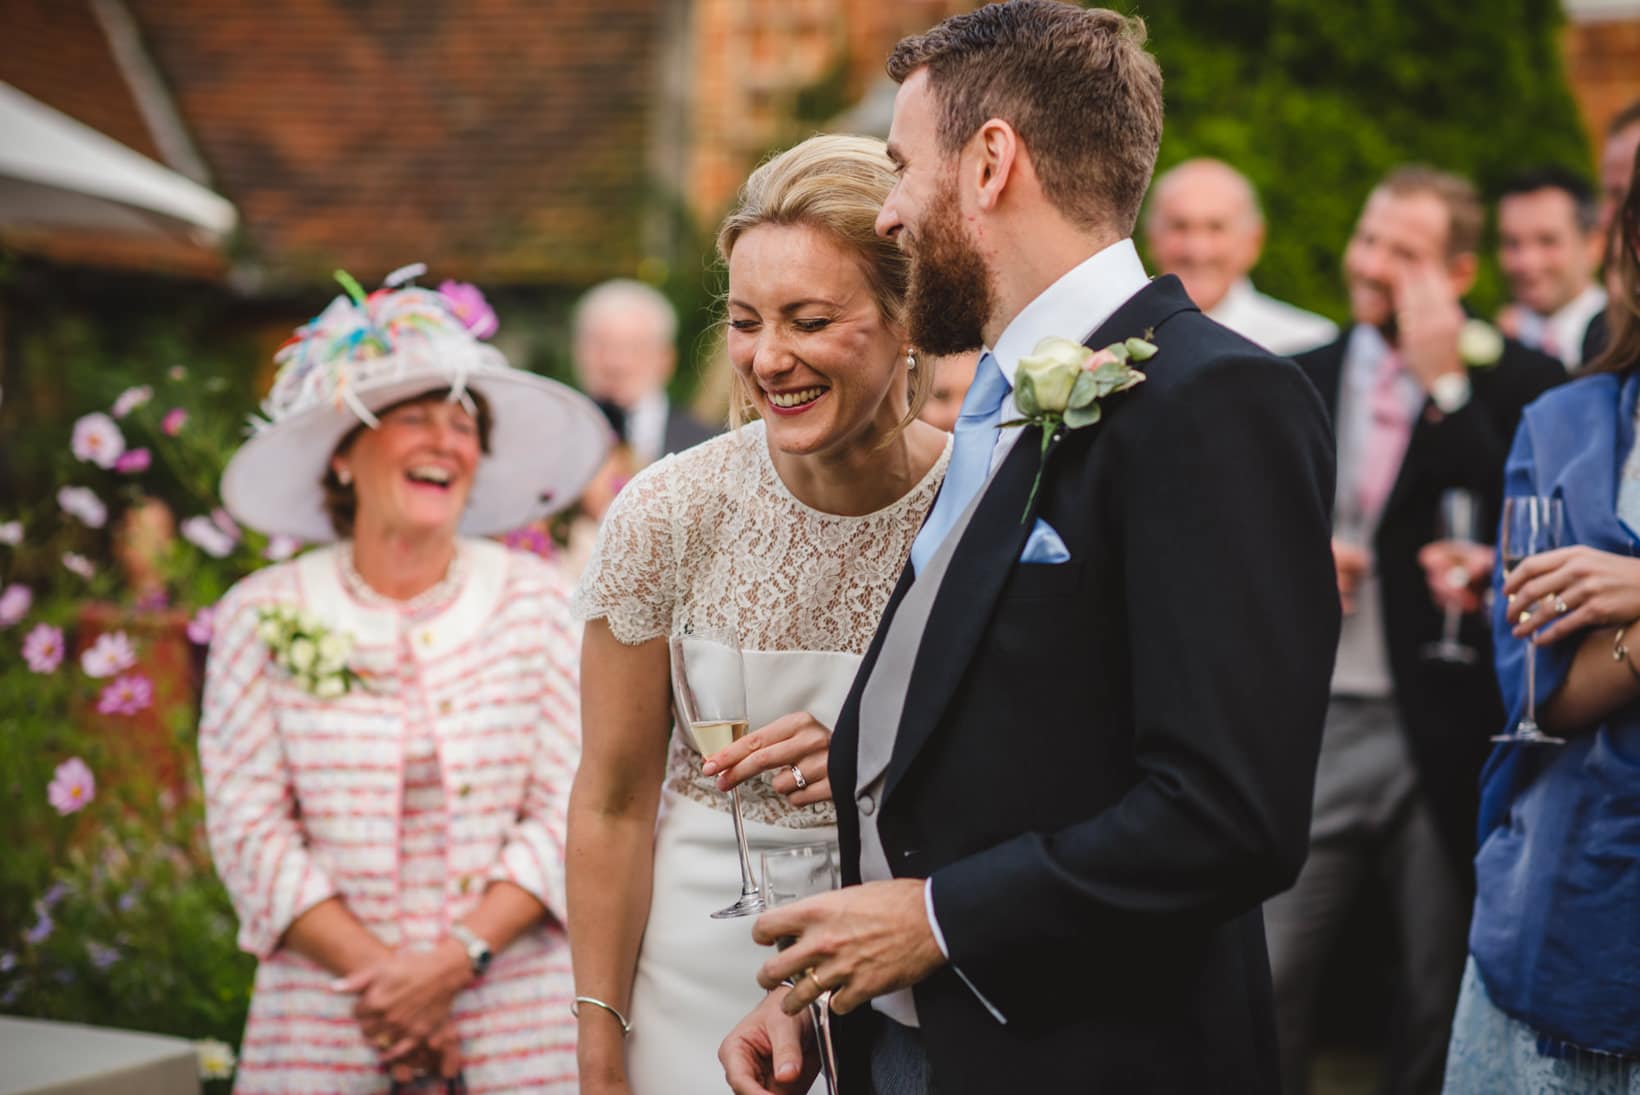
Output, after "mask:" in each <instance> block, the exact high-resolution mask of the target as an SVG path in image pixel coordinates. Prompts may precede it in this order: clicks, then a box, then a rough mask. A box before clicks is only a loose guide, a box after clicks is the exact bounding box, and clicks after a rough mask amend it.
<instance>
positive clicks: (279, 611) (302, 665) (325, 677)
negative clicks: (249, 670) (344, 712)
mask: <svg viewBox="0 0 1640 1095" xmlns="http://www.w3.org/2000/svg"><path fill="white" fill-rule="evenodd" d="M257 618H258V620H259V621H260V622H259V623H258V624H257V625H256V633H257V635H258V637H260V638H261V640H262V641H263V642H264V643H267V644H268V650H270V651H271V652H272V653H273V660H274V662H275V663H276V664H277V665H278V666H279V668H280V669H283V670H284V671H285V672H286V673H288V674H289V675H290V679H291V680H292V681H293V682H295V684H296V686H297V687H298V688H300V689H301V690H302V691H304V692H308V693H311V694H312V695H315V696H317V697H319V698H320V699H322V700H329V699H335V698H336V697H337V696H341V695H344V694H346V693H347V692H350V691H352V690H353V689H354V688H356V687H362V686H363V685H364V678H362V677H360V676H359V675H358V674H357V673H355V672H354V671H353V670H352V668H350V667H349V666H348V664H347V659H348V658H349V657H351V656H352V654H353V636H351V635H349V634H347V633H345V632H337V631H332V630H331V629H330V628H328V627H326V626H325V625H324V624H323V623H322V622H321V621H320V620H319V619H318V618H317V617H316V616H314V615H313V614H312V613H311V612H304V611H302V610H300V609H298V608H294V607H292V606H290V605H276V606H274V607H272V608H264V609H261V610H260V611H259V612H258V613H257Z"/></svg>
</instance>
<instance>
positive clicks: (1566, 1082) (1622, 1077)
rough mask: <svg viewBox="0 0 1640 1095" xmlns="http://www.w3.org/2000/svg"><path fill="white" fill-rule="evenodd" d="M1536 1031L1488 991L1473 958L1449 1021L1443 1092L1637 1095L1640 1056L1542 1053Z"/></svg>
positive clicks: (1457, 1094) (1571, 1051)
mask: <svg viewBox="0 0 1640 1095" xmlns="http://www.w3.org/2000/svg"><path fill="white" fill-rule="evenodd" d="M1542 1042H1543V1039H1542V1038H1540V1036H1539V1035H1538V1032H1537V1031H1535V1030H1533V1029H1532V1028H1531V1027H1529V1026H1527V1025H1526V1024H1525V1023H1523V1022H1521V1021H1520V1020H1518V1019H1515V1018H1512V1017H1510V1016H1509V1015H1506V1014H1504V1012H1502V1011H1500V1010H1499V1009H1498V1007H1497V1006H1496V1005H1494V1004H1493V1003H1492V1001H1491V1000H1490V999H1489V998H1488V997H1487V995H1486V986H1485V985H1483V984H1482V983H1481V977H1480V972H1479V970H1477V969H1476V968H1475V959H1474V958H1470V959H1469V962H1468V964H1467V965H1466V966H1465V967H1464V972H1463V992H1462V993H1461V994H1460V995H1459V997H1458V1013H1457V1015H1456V1016H1454V1018H1453V1020H1452V1042H1451V1045H1450V1048H1449V1049H1448V1050H1447V1055H1446V1085H1445V1087H1443V1088H1442V1091H1443V1092H1444V1093H1445V1095H1640V1061H1636V1060H1632V1059H1628V1058H1622V1057H1612V1056H1609V1055H1607V1054H1603V1053H1592V1052H1588V1051H1580V1050H1575V1049H1562V1050H1560V1051H1559V1052H1557V1053H1555V1054H1549V1053H1545V1052H1543V1050H1542V1049H1540V1044H1541V1043H1542Z"/></svg>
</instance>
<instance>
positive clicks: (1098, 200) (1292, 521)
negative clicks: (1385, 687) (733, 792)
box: [720, 0, 1338, 1095]
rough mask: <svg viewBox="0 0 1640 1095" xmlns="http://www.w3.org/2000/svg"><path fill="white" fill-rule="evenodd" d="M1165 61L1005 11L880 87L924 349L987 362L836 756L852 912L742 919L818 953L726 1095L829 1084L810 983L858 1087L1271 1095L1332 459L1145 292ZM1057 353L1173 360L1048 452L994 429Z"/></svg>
mask: <svg viewBox="0 0 1640 1095" xmlns="http://www.w3.org/2000/svg"><path fill="white" fill-rule="evenodd" d="M1143 43H1144V28H1143V24H1142V23H1140V22H1138V21H1137V20H1131V19H1128V18H1125V17H1123V16H1121V15H1118V14H1115V13H1113V12H1109V11H1099V10H1083V9H1080V8H1077V7H1073V6H1069V5H1062V4H1059V3H1053V2H1050V0H1015V2H1013V3H1008V4H997V5H992V6H989V7H985V8H982V9H980V10H978V11H975V12H972V13H970V14H966V15H960V16H957V17H955V18H952V19H949V20H947V21H946V22H944V23H942V24H940V25H939V26H937V27H935V28H934V29H933V30H931V31H930V32H928V33H927V34H924V35H921V36H918V37H914V38H909V39H906V40H905V41H902V42H901V43H900V44H899V46H898V47H897V48H896V50H895V52H894V55H893V57H892V58H891V59H890V61H889V66H888V67H889V73H890V75H891V76H893V78H894V79H895V80H896V81H898V82H899V83H900V85H901V86H900V90H899V94H898V97H897V99H896V100H895V107H894V121H893V126H892V129H891V132H890V137H889V155H890V156H891V157H892V158H893V159H894V161H895V163H896V165H897V166H898V168H899V173H900V181H899V184H898V185H897V186H896V187H895V189H894V191H893V193H892V194H891V195H890V196H889V198H888V200H887V202H886V203H885V204H884V206H883V211H882V214H881V216H880V218H879V220H878V223H877V227H878V231H879V232H880V233H883V234H887V235H892V236H895V237H897V238H898V239H899V241H900V242H901V244H902V245H903V246H904V248H905V249H906V251H907V252H908V253H909V255H910V256H911V258H912V262H913V277H912V281H913V285H912V290H911V294H910V303H909V312H910V325H911V337H912V340H913V342H914V343H915V344H916V345H917V347H918V348H919V349H920V350H922V351H926V352H928V353H932V354H952V353H959V352H961V351H964V350H967V349H970V348H974V347H978V346H981V345H982V344H983V345H984V346H986V347H989V350H988V352H987V353H986V354H985V355H984V357H983V358H982V359H981V362H980V365H979V368H978V371H977V373H976V376H975V380H974V384H973V387H972V388H971V389H970V390H969V393H968V397H967V399H966V400H965V401H964V404H963V413H962V417H961V418H960V420H959V422H958V425H957V428H956V442H955V449H954V451H953V455H952V458H951V465H950V471H949V473H948V475H947V477H946V480H945V486H944V488H943V491H942V493H941V495H940V497H939V499H938V501H937V503H936V504H935V507H934V509H933V511H932V512H931V513H930V516H929V518H928V522H927V524H926V525H925V526H924V528H923V530H922V532H921V533H920V534H919V536H918V539H917V541H916V543H915V545H914V546H913V548H912V553H911V565H910V566H909V567H908V568H907V570H906V572H905V574H904V575H903V576H902V578H901V581H900V583H899V586H898V588H897V589H896V590H895V593H894V596H893V599H892V601H891V602H890V604H889V608H888V610H887V613H886V615H885V617H884V619H883V622H882V624H881V625H880V627H879V629H878V632H877V635H876V638H875V639H874V641H873V643H872V646H871V649H870V650H869V652H868V653H867V655H866V658H865V660H864V663H863V664H862V666H861V669H860V673H859V676H858V678H857V679H856V681H855V684H854V688H853V691H852V693H851V695H850V696H849V699H848V702H847V704H846V705H845V706H844V708H843V711H842V714H841V716H840V718H839V720H838V725H837V727H836V733H835V736H834V737H833V739H832V744H831V761H830V777H831V783H832V786H833V787H834V788H836V792H835V794H836V798H837V812H838V827H839V834H840V840H841V843H842V856H843V869H844V875H845V881H846V882H847V883H848V885H847V887H846V888H845V889H843V890H839V891H836V892H834V893H830V894H825V895H821V896H819V897H815V898H810V899H808V900H806V901H802V902H799V903H797V904H793V905H789V906H785V907H782V908H779V909H776V910H774V911H771V912H769V913H766V914H764V915H763V916H762V917H760V918H759V920H758V921H757V924H756V926H755V931H754V934H755V937H756V938H757V939H758V940H759V941H760V942H763V943H772V942H774V941H775V940H776V939H779V938H781V937H795V942H793V943H792V944H791V945H790V946H789V947H788V948H787V949H785V950H784V951H780V952H774V953H773V954H772V956H771V957H770V959H769V961H768V962H767V963H766V964H765V965H764V967H763V969H762V971H761V972H760V975H759V976H760V980H761V981H762V983H763V984H764V986H765V987H766V988H770V989H772V990H773V991H772V992H771V994H770V996H769V998H768V999H767V1000H766V1001H765V1003H764V1004H763V1005H762V1006H761V1007H760V1008H759V1009H758V1010H757V1011H755V1012H754V1013H753V1014H752V1015H750V1016H748V1017H747V1019H746V1020H744V1021H743V1022H742V1024H741V1025H740V1026H739V1027H737V1028H736V1029H735V1031H734V1032H733V1033H732V1034H731V1035H730V1036H729V1038H728V1039H727V1040H726V1041H725V1042H724V1044H723V1047H722V1049H721V1050H720V1057H721V1059H722V1060H723V1062H724V1066H725V1070H726V1072H727V1075H728V1078H729V1080H730V1083H731V1086H732V1087H733V1088H734V1090H736V1091H738V1092H789V1091H801V1090H806V1089H807V1086H808V1082H809V1080H811V1079H812V1077H813V1069H814V1067H815V1063H816V1062H815V1054H814V1051H813V1047H812V1040H810V1042H811V1044H810V1045H807V1046H805V1045H803V1044H801V1042H800V1038H801V1039H808V1035H807V1033H806V1031H805V1027H804V1025H803V1024H802V1023H799V1022H798V1021H797V1020H795V1019H792V1018H789V1016H791V1015H794V1014H798V1015H800V1014H801V1013H802V1011H803V1009H804V1008H805V1007H806V1005H807V1004H808V1003H809V1002H810V1001H812V1000H814V999H815V998H816V996H817V995H818V994H819V993H820V991H821V990H822V989H829V990H831V991H832V993H833V995H832V1005H833V1008H834V1010H835V1011H836V1012H837V1013H839V1017H838V1018H837V1019H836V1020H835V1024H834V1026H835V1030H836V1037H837V1042H838V1048H839V1052H840V1054H841V1056H842V1058H843V1059H842V1061H841V1064H840V1073H841V1077H842V1090H843V1091H844V1092H846V1093H854V1092H867V1091H877V1092H890V1093H899V1092H907V1093H911V1092H927V1091H934V1092H938V1093H939V1095H965V1093H970V1092H972V1093H974V1095H981V1093H985V1095H991V1093H995V1092H1004V1091H1031V1092H1037V1091H1042V1092H1049V1091H1051V1092H1066V1091H1097V1092H1146V1093H1148V1092H1201V1091H1213V1092H1248V1093H1254V1092H1270V1091H1275V1090H1277V1088H1278V1084H1279V1081H1278V1078H1277V1056H1276V1046H1275V1035H1274V1026H1273V1019H1272V1013H1271V1000H1270V975H1269V969H1268V964H1267V960H1266V956H1265V950H1264V929H1263V924H1262V921H1261V919H1260V914H1259V903H1260V902H1262V901H1263V900H1264V899H1265V898H1267V897H1269V896H1270V895H1272V894H1274V893H1277V892H1279V891H1281V890H1283V889H1285V888H1286V887H1287V886H1289V885H1290V884H1291V883H1292V881H1293V878H1294V876H1295V875H1296V874H1297V872H1298V869H1299V865H1300V864H1301V862H1302V861H1303V858H1304V853H1305V847H1306V834H1307V831H1308V821H1309V809H1310V797H1311V788H1312V783H1313V780H1314V774H1315V763H1316V754H1317V750H1318V747H1319V742H1320V732H1321V721H1322V715H1323V713H1324V711H1325V709H1326V704H1327V688H1328V678H1329V676H1330V673H1331V669H1332V657H1333V648H1334V644H1335V642H1336V639H1337V635H1338V597H1337V592H1336V586H1335V583H1334V576H1333V566H1332V556H1331V552H1330V550H1329V546H1328V519H1327V509H1328V505H1329V501H1330V499H1331V498H1332V492H1333V462H1332V441H1331V436H1330V434H1329V431H1328V427H1327V424H1326V419H1325V414H1324V411H1323V408H1322V405H1321V402H1320V399H1319V398H1318V396H1317V395H1316V393H1315V390H1314V389H1313V388H1312V387H1311V386H1310V384H1309V382H1308V381H1307V380H1305V379H1304V377H1303V376H1302V375H1301V374H1300V373H1299V371H1298V369H1297V368H1296V367H1294V366H1293V365H1292V364H1291V363H1290V362H1288V361H1286V360H1284V359H1281V358H1276V357H1272V356H1270V355H1269V354H1267V353H1265V352H1264V351H1262V350H1260V349H1259V348H1258V347H1257V346H1255V345H1254V344H1253V343H1251V342H1248V341H1246V340H1245V339H1242V338H1239V337H1237V336H1235V335H1233V334H1231V333H1230V332H1228V331H1226V330H1225V329H1224V328H1222V327H1219V326H1218V325H1216V324H1214V323H1212V322H1211V321H1209V320H1207V319H1205V318H1203V317H1202V315H1201V314H1200V313H1199V312H1198V311H1197V309H1196V308H1195V307H1194V306H1193V305H1192V304H1191V302H1190V300H1189V298H1188V297H1187V296H1186V295H1185V293H1184V291H1183V289H1182V288H1181V287H1180V285H1179V282H1178V281H1177V280H1176V279H1174V278H1171V277H1168V278H1162V279H1160V280H1158V281H1155V282H1149V281H1147V279H1146V276H1145V272H1144V269H1143V267H1142V266H1141V265H1140V263H1139V259H1138V256H1137V254H1136V252H1135V250H1134V247H1133V244H1132V242H1131V241H1130V240H1129V239H1128V236H1129V234H1130V233H1131V231H1132V228H1133V224H1134V220H1135V218H1136V216H1137V213H1138V210H1139V205H1140V200H1141V198H1142V197H1143V194H1144V191H1145V186H1146V184H1147V182H1148V180H1149V178H1150V174H1151V171H1152V168H1153V166H1154V163H1155V158H1156V150H1157V145H1158V142H1159V140H1160V136H1161V128H1162V80H1161V73H1160V72H1159V70H1158V68H1157V66H1156V63H1155V61H1154V59H1153V58H1152V57H1151V56H1150V55H1149V54H1148V53H1147V52H1145V50H1144V45H1143ZM1050 336H1058V337H1062V338H1068V339H1071V340H1073V341H1077V342H1082V343H1084V344H1086V345H1088V346H1091V347H1095V348H1098V347H1104V346H1106V345H1109V344H1111V343H1115V342H1119V341H1122V340H1125V339H1128V338H1139V337H1143V338H1146V339H1148V340H1149V341H1150V342H1151V343H1152V344H1153V345H1154V346H1156V347H1157V348H1158V352H1157V353H1156V354H1155V356H1154V357H1153V358H1151V359H1150V360H1148V361H1146V362H1145V363H1144V364H1143V365H1142V366H1141V368H1142V369H1144V371H1145V372H1146V374H1147V377H1146V380H1145V382H1144V383H1142V384H1139V385H1137V386H1136V387H1133V388H1132V389H1131V390H1128V391H1125V392H1121V393H1118V394H1113V395H1109V396H1107V397H1106V399H1105V400H1104V403H1103V405H1102V411H1103V417H1102V419H1101V420H1100V421H1099V422H1098V423H1097V424H1096V425H1092V426H1088V427H1085V428H1081V429H1075V430H1069V431H1061V433H1060V435H1059V436H1057V437H1056V438H1055V439H1054V440H1052V441H1051V443H1050V444H1049V445H1048V449H1047V452H1046V455H1044V454H1043V446H1042V443H1041V442H1042V433H1041V430H1040V429H1039V428H1037V427H1035V426H1027V427H1025V428H1022V429H1002V428H1000V426H1001V424H1002V423H1006V422H1009V421H1011V420H1014V419H1017V418H1019V417H1021V413H1022V412H1021V410H1020V408H1018V407H1017V406H1016V403H1015V400H1014V398H1013V396H1014V394H1015V393H1016V391H1017V388H1016V385H1015V381H1016V378H1017V377H1018V376H1019V375H1021V374H1019V373H1017V372H1016V370H1017V369H1018V367H1019V364H1020V361H1021V358H1022V357H1026V356H1029V355H1031V353H1032V351H1033V349H1034V348H1035V347H1036V345H1037V343H1038V342H1039V341H1040V340H1042V339H1043V338H1046V337H1050ZM1025 402H1026V404H1027V405H1029V404H1030V403H1031V399H1030V397H1029V396H1028V395H1027V397H1026V398H1025ZM1027 409H1028V407H1027ZM1039 466H1040V467H1041V468H1042V469H1043V471H1042V480H1041V488H1040V491H1038V492H1037V493H1036V494H1035V496H1034V500H1032V501H1028V499H1031V498H1032V481H1033V479H1034V478H1035V477H1036V475H1037V473H1038V469H1039ZM782 981H789V982H790V983H791V984H790V986H789V987H781V984H782Z"/></svg>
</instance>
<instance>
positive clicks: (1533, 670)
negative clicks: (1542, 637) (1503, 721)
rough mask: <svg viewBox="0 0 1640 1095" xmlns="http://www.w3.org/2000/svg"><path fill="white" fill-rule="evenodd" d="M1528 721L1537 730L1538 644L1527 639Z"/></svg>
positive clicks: (1529, 638) (1529, 637)
mask: <svg viewBox="0 0 1640 1095" xmlns="http://www.w3.org/2000/svg"><path fill="white" fill-rule="evenodd" d="M1526 721H1527V722H1528V723H1530V724H1531V725H1532V728H1533V729H1536V728H1537V643H1535V642H1533V641H1532V637H1531V636H1530V635H1528V636H1527V637H1526Z"/></svg>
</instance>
